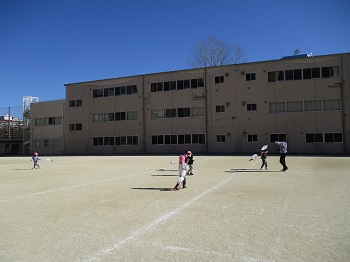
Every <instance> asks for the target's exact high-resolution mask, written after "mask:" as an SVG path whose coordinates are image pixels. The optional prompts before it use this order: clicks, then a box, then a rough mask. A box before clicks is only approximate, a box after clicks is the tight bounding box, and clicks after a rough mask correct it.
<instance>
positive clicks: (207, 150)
mask: <svg viewBox="0 0 350 262" xmlns="http://www.w3.org/2000/svg"><path fill="white" fill-rule="evenodd" d="M204 79H205V81H204V103H205V106H204V107H205V140H206V141H205V145H206V146H205V152H206V153H207V154H208V153H209V136H208V122H209V118H208V117H209V116H208V87H207V68H206V67H205V68H204Z"/></svg>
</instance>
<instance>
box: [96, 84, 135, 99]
mask: <svg viewBox="0 0 350 262" xmlns="http://www.w3.org/2000/svg"><path fill="white" fill-rule="evenodd" d="M137 92H138V90H137V85H130V86H117V87H107V88H101V89H94V90H93V91H92V97H93V98H97V97H108V96H122V95H132V94H136V93H137Z"/></svg>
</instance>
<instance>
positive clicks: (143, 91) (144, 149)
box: [142, 75, 147, 154]
mask: <svg viewBox="0 0 350 262" xmlns="http://www.w3.org/2000/svg"><path fill="white" fill-rule="evenodd" d="M145 92H146V91H145V75H142V101H143V106H142V111H143V112H142V121H143V125H142V128H143V129H142V133H143V149H142V153H143V154H145V153H146V152H147V150H146V145H147V143H146V112H147V110H146V98H145Z"/></svg>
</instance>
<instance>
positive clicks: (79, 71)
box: [0, 0, 350, 114]
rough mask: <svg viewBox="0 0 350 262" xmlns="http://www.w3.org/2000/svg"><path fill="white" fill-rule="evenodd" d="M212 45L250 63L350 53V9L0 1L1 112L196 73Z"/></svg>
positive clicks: (159, 0)
mask: <svg viewBox="0 0 350 262" xmlns="http://www.w3.org/2000/svg"><path fill="white" fill-rule="evenodd" d="M207 36H213V37H216V38H218V39H219V40H223V41H226V42H229V43H232V44H239V45H240V46H241V48H243V49H244V50H245V53H246V60H247V62H255V61H264V60H274V59H280V58H281V57H282V56H286V55H292V54H293V52H294V50H295V49H297V48H298V49H299V50H301V52H302V53H313V54H314V55H325V54H335V53H345V52H350V0H332V1H330V0H295V1H293V0H289V1H283V0H265V1H263V0H240V1H237V0H215V1H214V0H171V1H168V0H149V1H143V0H137V1H136V0H124V1H122V0H114V1H113V0H81V1H79V0H0V90H1V92H0V109H3V108H6V107H8V106H21V105H22V97H23V96H37V97H39V99H40V101H47V100H55V99H62V98H65V86H64V84H66V83H76V82H85V81H89V80H98V79H108V78H116V77H123V76H131V75H139V74H147V73H157V72H166V71H171V70H181V69H188V68H190V66H189V64H188V57H189V56H190V54H191V50H192V48H193V44H194V43H195V42H196V41H197V40H198V39H203V38H206V37H207ZM0 114H1V110H0Z"/></svg>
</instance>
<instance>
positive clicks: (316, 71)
mask: <svg viewBox="0 0 350 262" xmlns="http://www.w3.org/2000/svg"><path fill="white" fill-rule="evenodd" d="M320 76H321V75H320V68H319V67H314V68H312V69H311V77H312V78H320Z"/></svg>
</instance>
